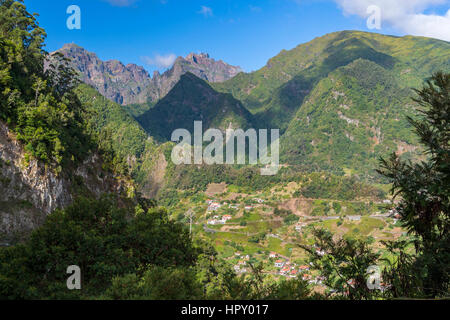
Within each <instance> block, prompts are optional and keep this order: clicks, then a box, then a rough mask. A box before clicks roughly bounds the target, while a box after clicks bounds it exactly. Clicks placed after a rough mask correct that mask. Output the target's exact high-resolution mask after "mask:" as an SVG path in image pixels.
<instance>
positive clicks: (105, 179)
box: [0, 122, 127, 244]
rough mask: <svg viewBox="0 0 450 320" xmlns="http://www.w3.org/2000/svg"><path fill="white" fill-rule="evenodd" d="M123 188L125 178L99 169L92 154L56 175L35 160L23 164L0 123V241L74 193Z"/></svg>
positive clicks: (21, 230)
mask: <svg viewBox="0 0 450 320" xmlns="http://www.w3.org/2000/svg"><path fill="white" fill-rule="evenodd" d="M126 190H127V184H126V182H125V181H121V180H120V179H117V178H116V177H114V176H113V175H112V174H109V173H106V172H104V171H103V170H102V169H101V159H100V158H99V156H98V155H96V154H93V155H91V156H90V157H88V158H87V159H86V160H85V161H84V163H83V164H81V165H79V166H78V167H77V168H75V170H73V171H72V172H70V173H68V172H62V173H60V174H56V173H55V172H54V170H52V169H51V168H48V167H46V166H44V165H43V164H42V163H39V162H38V161H35V160H30V161H29V162H28V163H27V161H26V160H25V153H24V150H23V147H22V146H21V145H20V143H18V142H17V140H16V139H15V136H14V134H13V133H12V132H11V131H10V130H9V129H8V127H7V126H6V125H5V124H4V123H2V122H0V244H5V243H8V242H10V241H13V240H15V239H17V238H21V237H22V236H23V235H26V234H27V233H28V232H29V231H30V230H33V229H34V228H36V227H37V226H39V225H40V224H42V223H43V221H44V220H45V217H46V215H47V214H49V213H50V212H52V211H53V210H55V209H58V208H64V207H65V206H67V205H68V204H70V203H71V202H72V200H73V199H74V197H75V196H76V195H77V194H80V193H83V194H89V195H92V196H100V195H101V194H103V193H110V192H115V193H124V192H125V191H126Z"/></svg>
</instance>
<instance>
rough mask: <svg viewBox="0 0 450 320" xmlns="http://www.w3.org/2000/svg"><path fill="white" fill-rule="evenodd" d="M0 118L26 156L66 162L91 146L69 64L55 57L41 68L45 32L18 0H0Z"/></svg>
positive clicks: (80, 155)
mask: <svg viewBox="0 0 450 320" xmlns="http://www.w3.org/2000/svg"><path fill="white" fill-rule="evenodd" d="M0 5H1V10H0V44H1V46H0V119H1V120H3V121H6V122H7V123H8V124H9V125H10V127H11V128H12V129H13V130H14V131H15V132H16V133H17V138H18V139H19V141H21V142H22V143H23V144H24V145H25V150H26V151H27V154H28V155H29V156H32V157H34V158H36V159H38V160H41V161H44V162H46V163H50V162H53V163H56V164H58V165H65V164H68V163H70V162H77V161H80V160H82V159H83V158H84V157H85V155H86V153H87V152H88V151H89V149H90V148H91V146H92V144H91V143H90V139H89V137H88V136H87V135H86V134H85V132H84V130H83V123H84V121H83V118H82V114H83V112H84V110H83V106H82V104H81V103H80V101H79V100H78V99H77V97H76V96H75V94H74V92H73V90H72V89H73V87H74V86H75V85H76V83H75V81H74V80H73V77H72V71H71V69H70V68H66V66H65V63H64V60H63V59H62V58H61V57H59V58H58V59H56V60H55V63H54V64H51V65H50V66H49V67H48V68H47V69H46V71H44V60H45V57H46V53H45V52H44V50H43V43H44V39H45V32H44V30H43V29H41V28H40V27H39V26H38V25H37V22H36V18H35V16H33V15H30V14H29V13H28V12H27V11H26V9H25V6H24V5H23V4H22V3H21V1H12V0H4V1H3V0H2V1H1V2H0Z"/></svg>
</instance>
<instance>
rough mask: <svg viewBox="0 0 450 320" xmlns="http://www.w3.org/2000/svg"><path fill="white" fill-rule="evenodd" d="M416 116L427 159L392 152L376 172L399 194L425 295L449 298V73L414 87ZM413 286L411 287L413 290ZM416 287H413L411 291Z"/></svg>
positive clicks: (417, 272)
mask: <svg viewBox="0 0 450 320" xmlns="http://www.w3.org/2000/svg"><path fill="white" fill-rule="evenodd" d="M416 92H417V94H418V97H417V98H415V99H414V100H415V101H416V102H417V103H418V104H419V106H420V108H419V109H418V113H419V114H418V117H417V119H413V118H408V121H409V122H410V123H411V124H412V125H413V127H414V129H415V132H416V134H417V135H418V136H419V138H420V142H421V143H422V145H423V147H424V149H425V155H426V160H422V161H418V162H415V163H413V162H411V161H403V160H401V159H400V158H399V157H398V156H397V155H395V154H393V155H392V156H391V158H390V159H389V160H384V159H382V160H381V169H380V170H378V172H379V173H380V174H381V175H383V176H385V177H387V178H389V180H390V181H391V182H392V193H393V195H394V196H396V197H398V196H399V197H400V202H399V204H398V205H397V210H398V213H399V214H400V217H401V218H400V220H401V222H402V223H403V226H404V227H405V228H407V230H408V232H409V233H410V234H411V235H413V236H414V237H415V241H414V246H415V250H416V253H417V258H416V261H415V269H416V273H415V274H417V275H418V276H419V277H421V278H422V279H423V292H424V295H425V296H429V297H436V296H448V294H449V284H450V232H449V231H450V207H449V205H450V143H449V141H450V117H449V114H450V74H448V73H442V72H438V73H436V74H434V75H433V77H432V78H431V79H430V80H428V81H427V82H426V85H425V86H424V87H423V88H422V89H421V90H416ZM412 290H413V289H412ZM414 290H415V289H414Z"/></svg>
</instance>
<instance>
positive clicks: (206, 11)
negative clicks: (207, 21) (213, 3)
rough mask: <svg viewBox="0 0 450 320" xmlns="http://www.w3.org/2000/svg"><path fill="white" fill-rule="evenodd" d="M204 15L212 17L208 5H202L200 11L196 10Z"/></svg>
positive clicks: (211, 11)
mask: <svg viewBox="0 0 450 320" xmlns="http://www.w3.org/2000/svg"><path fill="white" fill-rule="evenodd" d="M198 13H200V14H202V15H204V16H205V17H212V16H213V10H212V9H211V8H210V7H207V6H202V7H201V9H200V11H199V12H198Z"/></svg>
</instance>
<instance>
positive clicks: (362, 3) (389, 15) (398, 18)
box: [334, 0, 450, 41]
mask: <svg viewBox="0 0 450 320" xmlns="http://www.w3.org/2000/svg"><path fill="white" fill-rule="evenodd" d="M334 1H335V2H336V3H338V5H339V6H340V7H341V8H342V9H343V11H344V14H348V15H358V16H360V17H362V18H367V17H368V14H367V8H368V7H369V6H371V5H376V6H378V7H380V9H381V19H382V24H388V25H389V26H391V27H393V28H395V29H397V30H399V31H401V32H404V33H406V34H411V35H416V36H425V37H431V38H437V39H442V40H446V41H450V10H448V11H447V13H446V14H445V15H442V16H441V15H437V14H425V13H424V11H425V10H427V9H432V8H433V7H435V6H437V5H445V4H447V5H450V1H449V0H334Z"/></svg>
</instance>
